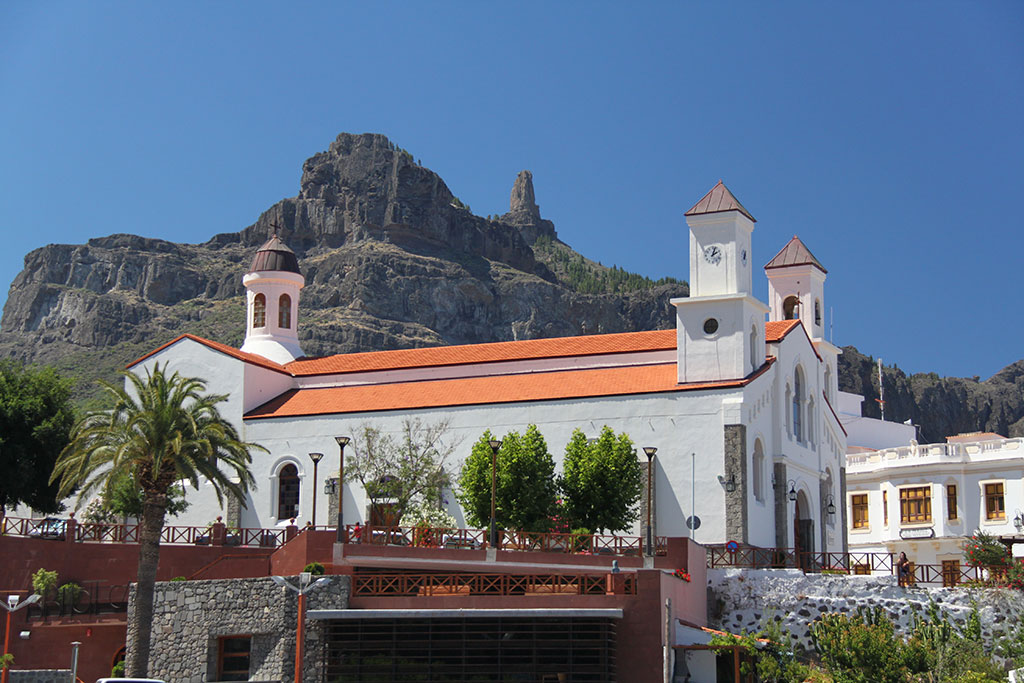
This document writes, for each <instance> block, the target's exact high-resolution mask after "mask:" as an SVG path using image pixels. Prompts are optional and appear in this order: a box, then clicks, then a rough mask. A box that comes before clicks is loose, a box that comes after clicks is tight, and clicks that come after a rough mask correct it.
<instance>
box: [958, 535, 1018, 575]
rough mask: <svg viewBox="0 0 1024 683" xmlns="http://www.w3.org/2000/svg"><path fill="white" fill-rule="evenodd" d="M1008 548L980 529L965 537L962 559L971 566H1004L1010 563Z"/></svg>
mask: <svg viewBox="0 0 1024 683" xmlns="http://www.w3.org/2000/svg"><path fill="white" fill-rule="evenodd" d="M1010 559H1011V558H1010V550H1009V548H1007V547H1006V546H1005V545H1003V544H1002V543H1000V542H999V541H997V540H996V539H995V537H994V536H992V535H991V534H987V533H985V532H984V531H981V530H980V529H979V530H978V531H975V532H974V535H973V536H971V537H970V538H969V539H967V546H966V547H965V548H964V561H965V562H967V564H969V565H970V566H972V567H1005V566H1007V565H1008V564H1010Z"/></svg>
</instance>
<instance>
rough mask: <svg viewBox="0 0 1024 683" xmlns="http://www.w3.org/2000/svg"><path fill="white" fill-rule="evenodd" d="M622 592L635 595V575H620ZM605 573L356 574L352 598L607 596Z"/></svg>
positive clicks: (353, 580)
mask: <svg viewBox="0 0 1024 683" xmlns="http://www.w3.org/2000/svg"><path fill="white" fill-rule="evenodd" d="M620 576H622V581H623V584H622V586H623V591H622V592H623V593H624V594H628V595H636V577H635V576H634V575H632V574H621V575H620ZM608 593H609V589H608V580H607V576H606V575H604V574H355V575H354V576H353V577H352V595H353V596H355V597H413V596H417V597H418V596H439V595H464V596H468V595H475V596H481V595H483V596H509V595H607V594H608Z"/></svg>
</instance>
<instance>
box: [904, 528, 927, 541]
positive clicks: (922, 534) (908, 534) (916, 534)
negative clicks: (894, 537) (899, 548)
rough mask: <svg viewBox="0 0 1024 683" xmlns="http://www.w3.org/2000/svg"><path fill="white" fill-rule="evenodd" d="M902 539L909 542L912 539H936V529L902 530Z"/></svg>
mask: <svg viewBox="0 0 1024 683" xmlns="http://www.w3.org/2000/svg"><path fill="white" fill-rule="evenodd" d="M900 538H902V539H904V540H907V539H912V538H935V529H934V528H933V527H928V528H927V529H900Z"/></svg>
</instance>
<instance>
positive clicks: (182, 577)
mask: <svg viewBox="0 0 1024 683" xmlns="http://www.w3.org/2000/svg"><path fill="white" fill-rule="evenodd" d="M171 581H188V579H186V578H185V577H184V576H175V577H174V578H173V579H171Z"/></svg>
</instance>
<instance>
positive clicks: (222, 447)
mask: <svg viewBox="0 0 1024 683" xmlns="http://www.w3.org/2000/svg"><path fill="white" fill-rule="evenodd" d="M125 376H126V377H127V380H128V382H127V383H128V384H129V385H130V387H131V390H130V391H129V390H128V389H126V388H125V387H123V386H116V385H113V384H110V383H107V382H102V384H103V389H104V391H105V392H106V393H107V394H108V395H109V396H110V398H111V399H112V401H113V404H114V407H113V408H112V409H111V410H109V411H96V412H90V413H88V414H87V415H85V416H84V417H83V418H82V419H81V420H79V421H78V422H77V424H76V425H75V427H74V430H73V431H72V435H71V436H72V438H71V443H69V444H68V445H67V447H66V448H65V449H64V451H63V452H62V453H61V455H60V458H59V459H58V461H57V464H56V467H55V468H54V471H53V476H52V478H51V480H52V481H58V482H59V483H60V487H59V493H60V495H67V494H68V493H70V492H71V491H72V490H74V489H75V488H76V487H81V489H82V495H80V496H79V502H80V503H81V501H83V500H85V499H86V498H88V497H89V495H90V494H91V493H94V492H96V491H103V492H104V493H106V494H107V495H108V497H109V496H110V494H111V489H112V488H113V487H114V486H116V485H117V484H118V482H119V481H120V480H121V479H122V478H124V477H127V478H130V479H132V480H133V481H135V482H137V483H138V485H139V487H140V488H141V490H142V494H143V504H142V515H141V518H140V521H141V524H140V530H139V565H138V577H137V581H138V583H137V585H136V592H135V602H134V606H135V607H134V614H133V615H132V617H133V619H134V621H135V624H136V628H135V629H133V630H132V632H131V634H130V636H129V638H130V639H129V644H128V651H129V653H130V654H131V660H132V661H131V662H130V666H129V667H128V668H129V671H128V675H129V676H131V677H138V678H144V677H146V675H147V672H148V668H149V651H150V635H151V633H150V632H151V629H152V624H153V585H154V583H155V580H156V570H157V566H158V564H159V562H160V534H161V532H162V531H163V526H164V519H165V515H166V513H167V507H168V503H169V491H170V489H171V487H172V486H173V485H174V484H176V483H177V482H180V481H187V482H189V483H190V484H191V485H192V486H194V487H198V486H199V484H200V481H201V480H205V481H207V482H209V483H210V484H211V485H212V486H213V490H214V492H215V493H216V495H217V499H218V501H219V502H221V503H222V504H223V498H224V495H230V496H233V497H235V498H238V499H239V500H244V496H245V494H246V492H247V491H248V489H249V488H250V487H251V486H253V484H254V482H253V478H252V474H250V472H249V464H250V463H251V462H252V456H251V455H250V453H249V452H250V450H256V449H258V450H262V451H265V450H266V449H264V448H263V447H262V446H258V445H256V444H251V443H245V442H243V441H241V440H240V439H239V435H238V432H237V431H236V430H235V428H234V427H233V426H232V425H231V423H230V422H228V421H227V420H225V419H224V418H223V417H222V416H221V415H220V412H219V410H218V408H217V406H218V404H220V403H222V402H224V401H226V400H227V396H226V395H222V394H205V393H203V392H204V391H205V389H206V385H205V382H204V381H203V380H201V379H198V378H195V377H183V376H181V375H179V374H178V373H177V372H175V373H173V374H168V373H167V368H166V366H164V367H163V368H161V367H160V365H159V364H157V365H156V366H155V367H154V368H153V370H152V371H148V370H147V372H146V376H145V377H144V378H143V377H140V376H138V375H135V374H133V373H125ZM222 468H224V469H222ZM225 469H226V470H227V472H225V471H224V470H225ZM232 477H234V478H237V482H236V481H232Z"/></svg>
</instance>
